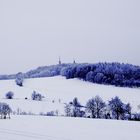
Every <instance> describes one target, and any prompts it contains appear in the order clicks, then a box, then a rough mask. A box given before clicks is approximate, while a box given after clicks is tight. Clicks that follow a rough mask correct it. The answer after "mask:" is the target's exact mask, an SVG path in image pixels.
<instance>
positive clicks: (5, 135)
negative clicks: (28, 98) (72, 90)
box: [0, 116, 140, 140]
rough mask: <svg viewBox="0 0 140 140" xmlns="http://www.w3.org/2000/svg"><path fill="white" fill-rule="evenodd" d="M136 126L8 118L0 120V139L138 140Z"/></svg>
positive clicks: (52, 118) (116, 122) (73, 120)
mask: <svg viewBox="0 0 140 140" xmlns="http://www.w3.org/2000/svg"><path fill="white" fill-rule="evenodd" d="M139 130H140V123H138V122H133V121H132V122H128V121H116V120H96V119H94V120H93V119H84V118H68V117H43V116H12V119H11V120H0V139H2V140H19V139H20V140H93V139H94V140H103V139H104V140H124V139H127V140H132V139H134V140H139V138H140V133H139Z"/></svg>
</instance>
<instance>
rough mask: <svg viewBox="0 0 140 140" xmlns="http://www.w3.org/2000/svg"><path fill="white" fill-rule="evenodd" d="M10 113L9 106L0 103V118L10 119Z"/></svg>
mask: <svg viewBox="0 0 140 140" xmlns="http://www.w3.org/2000/svg"><path fill="white" fill-rule="evenodd" d="M11 112H12V110H11V108H10V106H9V105H8V104H6V103H0V118H1V119H6V117H7V115H8V117H9V119H10V113H11Z"/></svg>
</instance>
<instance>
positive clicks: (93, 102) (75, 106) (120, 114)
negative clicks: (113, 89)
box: [65, 96, 140, 120]
mask: <svg viewBox="0 0 140 140" xmlns="http://www.w3.org/2000/svg"><path fill="white" fill-rule="evenodd" d="M65 113H66V116H70V117H89V118H104V119H117V120H140V114H138V113H135V114H132V111H131V105H130V104H129V103H127V104H125V103H123V102H122V101H121V99H120V98H119V97H117V96H116V97H115V98H112V99H111V100H110V101H109V102H108V103H107V104H106V103H105V102H104V101H103V100H102V98H101V97H99V96H96V97H94V98H92V99H89V100H88V102H87V103H86V105H85V106H82V105H81V104H80V103H79V101H78V99H77V98H74V100H73V101H72V102H70V103H69V104H66V106H65Z"/></svg>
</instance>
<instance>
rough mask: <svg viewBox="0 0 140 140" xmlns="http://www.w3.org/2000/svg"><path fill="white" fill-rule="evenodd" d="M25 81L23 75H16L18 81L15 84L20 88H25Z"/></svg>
mask: <svg viewBox="0 0 140 140" xmlns="http://www.w3.org/2000/svg"><path fill="white" fill-rule="evenodd" d="M23 80H24V75H23V73H21V72H19V73H18V74H16V80H15V82H16V84H17V85H18V86H23Z"/></svg>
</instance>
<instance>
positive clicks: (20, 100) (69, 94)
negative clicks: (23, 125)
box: [0, 76, 140, 114]
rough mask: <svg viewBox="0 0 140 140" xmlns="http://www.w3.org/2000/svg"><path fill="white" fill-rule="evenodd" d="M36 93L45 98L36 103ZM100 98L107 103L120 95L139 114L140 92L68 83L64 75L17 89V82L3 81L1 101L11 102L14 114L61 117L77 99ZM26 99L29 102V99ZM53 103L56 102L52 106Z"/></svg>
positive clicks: (75, 81) (32, 82)
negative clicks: (56, 114) (66, 105)
mask: <svg viewBox="0 0 140 140" xmlns="http://www.w3.org/2000/svg"><path fill="white" fill-rule="evenodd" d="M33 90H35V91H38V92H40V93H41V94H42V95H44V96H45V99H44V100H43V101H41V102H39V101H32V100H31V94H32V92H33ZM8 91H13V92H14V99H13V100H7V99H5V94H6V93H7V92H8ZM96 95H99V96H101V97H102V98H103V100H104V101H108V100H110V99H111V98H112V97H115V96H119V97H120V98H121V99H122V101H123V102H125V103H128V102H129V103H131V105H132V107H133V111H134V112H135V111H139V110H138V109H137V106H138V105H139V104H140V89H134V88H122V87H114V86H107V85H99V84H93V83H89V82H83V81H80V80H78V79H70V80H66V79H65V78H64V77H61V76H56V77H48V78H35V79H26V80H25V81H24V87H19V86H17V85H16V84H15V81H14V80H3V81H0V102H7V103H8V104H10V106H11V107H12V109H13V110H14V111H17V109H20V110H21V111H26V112H32V113H36V114H39V113H41V112H49V111H59V114H64V104H63V103H68V102H69V101H72V100H73V98H74V97H78V99H79V101H80V102H81V103H82V104H83V105H85V104H86V102H87V101H88V99H90V98H92V97H94V96H96ZM25 97H27V98H28V100H25ZM53 100H54V103H52V101H53Z"/></svg>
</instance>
